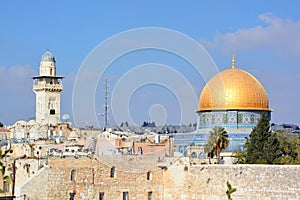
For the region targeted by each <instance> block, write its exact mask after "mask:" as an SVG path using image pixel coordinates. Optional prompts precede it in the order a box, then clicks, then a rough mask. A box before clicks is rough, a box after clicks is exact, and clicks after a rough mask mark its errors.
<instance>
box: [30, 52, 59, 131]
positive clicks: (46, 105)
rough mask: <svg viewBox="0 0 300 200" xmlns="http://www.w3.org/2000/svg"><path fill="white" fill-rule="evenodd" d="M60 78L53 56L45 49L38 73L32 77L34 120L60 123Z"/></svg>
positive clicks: (53, 123) (52, 123) (49, 123)
mask: <svg viewBox="0 0 300 200" xmlns="http://www.w3.org/2000/svg"><path fill="white" fill-rule="evenodd" d="M62 78H63V77H58V76H56V66H55V58H54V56H53V55H52V53H51V52H50V51H48V50H47V51H46V52H45V53H44V54H43V56H42V59H41V63H40V74H39V76H37V77H33V80H34V84H33V91H34V93H35V94H36V122H37V123H41V124H48V125H53V126H55V125H57V124H58V123H60V93H61V91H62V90H63V85H62Z"/></svg>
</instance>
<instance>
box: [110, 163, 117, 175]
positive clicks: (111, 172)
mask: <svg viewBox="0 0 300 200" xmlns="http://www.w3.org/2000/svg"><path fill="white" fill-rule="evenodd" d="M115 171H116V168H115V166H113V167H112V168H111V169H110V177H111V178H115V177H116V173H115Z"/></svg>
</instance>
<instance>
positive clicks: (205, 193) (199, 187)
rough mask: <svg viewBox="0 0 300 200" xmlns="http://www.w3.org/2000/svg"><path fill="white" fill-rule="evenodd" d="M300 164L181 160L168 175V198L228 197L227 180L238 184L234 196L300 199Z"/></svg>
mask: <svg viewBox="0 0 300 200" xmlns="http://www.w3.org/2000/svg"><path fill="white" fill-rule="evenodd" d="M299 174H300V166H296V165H295V166H290V165H289V166H287V165H197V166H186V165H185V166H183V164H180V163H177V164H174V165H172V166H170V167H169V168H168V170H167V171H166V173H165V175H164V181H165V189H164V190H165V199H166V200H167V199H168V200H173V199H187V200H196V199H221V200H223V199H224V200H226V199H227V197H226V190H227V186H226V182H227V181H229V183H230V184H231V185H232V187H234V188H237V191H236V192H235V193H233V195H232V198H233V199H234V200H244V199H245V200H246V199H247V200H252V199H253V200H284V199H286V200H287V199H289V200H292V199H293V200H296V199H300V176H299Z"/></svg>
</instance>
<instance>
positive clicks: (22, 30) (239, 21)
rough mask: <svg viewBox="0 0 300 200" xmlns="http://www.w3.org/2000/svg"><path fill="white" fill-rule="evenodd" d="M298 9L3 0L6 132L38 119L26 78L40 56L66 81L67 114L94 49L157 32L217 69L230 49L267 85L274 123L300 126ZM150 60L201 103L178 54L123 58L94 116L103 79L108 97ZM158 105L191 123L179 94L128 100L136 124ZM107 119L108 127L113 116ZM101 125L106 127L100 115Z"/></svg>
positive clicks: (2, 117)
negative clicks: (137, 31)
mask: <svg viewBox="0 0 300 200" xmlns="http://www.w3.org/2000/svg"><path fill="white" fill-rule="evenodd" d="M299 8H300V3H299V2H298V1H286V2H284V3H282V1H265V2H263V3H261V1H209V2H205V1H190V2H189V3H177V2H175V1H164V3H161V2H160V1H147V2H145V1H127V2H124V1H113V2H112V1H109V2H104V3H102V2H100V1H89V2H88V3H87V2H85V3H77V2H74V1H51V2H47V3H43V2H42V1H30V2H29V1H2V2H1V3H0V84H1V85H0V92H1V99H0V102H1V105H2V109H1V111H0V121H2V122H3V123H4V124H6V125H9V124H13V123H14V122H15V121H16V120H19V119H25V120H28V119H29V118H31V117H34V115H35V96H34V93H33V92H32V80H31V79H30V78H31V77H32V76H34V75H37V71H38V66H39V61H40V57H41V55H42V54H43V52H44V51H45V50H46V49H47V48H49V49H50V51H52V52H53V54H54V55H55V57H56V60H57V72H58V74H59V75H64V76H65V77H66V79H65V80H64V91H63V93H62V107H61V109H62V112H61V113H62V114H66V113H68V114H70V115H72V90H73V83H74V80H75V77H76V74H77V72H78V70H79V68H80V66H81V64H82V63H83V61H84V59H85V58H86V57H87V56H88V55H89V53H90V52H91V51H92V50H93V49H94V48H95V47H96V46H97V45H99V44H100V43H101V42H103V41H105V40H106V39H108V38H109V37H111V36H112V35H115V34H118V33H120V32H123V31H126V30H130V29H134V28H142V27H162V28H168V29H173V30H175V31H179V32H181V33H183V34H186V35H187V36H189V37H191V38H193V39H194V40H196V41H198V42H199V43H200V44H201V45H203V46H204V47H205V49H206V50H207V52H208V53H209V54H210V56H211V57H212V59H213V60H214V62H215V63H216V65H217V66H218V68H219V69H220V70H224V69H226V68H228V67H230V64H231V63H230V62H231V54H232V53H233V52H234V53H235V54H236V65H237V66H238V67H240V68H242V69H244V70H246V71H248V72H250V73H252V74H253V75H254V76H255V77H257V78H258V80H260V81H261V83H262V84H263V86H264V87H265V89H266V91H267V93H268V95H269V102H270V108H271V109H273V110H274V112H273V114H272V121H273V122H275V123H296V124H300V112H299V111H300V104H299V102H300V96H299V95H298V92H299V89H300V68H299V66H300V59H299V57H300V40H299V38H300V12H299ZM149 62H156V63H163V64H167V65H169V66H173V67H174V68H175V69H176V70H178V71H179V72H180V73H181V74H183V76H184V77H186V78H187V80H188V81H189V82H190V84H191V85H192V87H193V88H194V90H195V92H196V93H197V95H198V96H199V94H200V92H201V90H202V88H203V86H204V84H205V82H204V81H203V80H202V79H201V77H199V76H197V75H195V74H194V71H193V69H192V67H190V66H189V65H188V64H187V63H186V62H185V61H183V60H182V59H179V58H177V57H176V56H174V55H171V54H168V53H165V52H159V51H151V50H148V51H143V52H136V53H132V54H129V55H127V56H123V57H122V58H120V59H119V60H118V61H116V62H115V63H114V64H113V65H112V66H111V67H110V68H109V69H108V70H107V71H106V74H105V76H103V77H101V79H100V81H99V86H98V89H97V92H96V95H95V100H96V102H97V103H96V105H95V112H96V113H102V112H103V95H104V94H103V87H104V86H103V80H104V79H105V78H108V79H109V81H110V90H111V91H112V90H113V87H114V84H115V83H116V82H117V81H118V80H119V78H120V77H121V76H122V75H123V74H124V73H126V71H128V70H130V69H131V68H133V66H136V65H141V64H143V63H149ZM118 66H122V68H120V67H118ZM156 104H161V105H164V107H165V108H164V109H165V112H166V113H167V120H166V121H167V123H168V124H178V123H188V122H194V121H195V120H196V115H195V113H194V111H193V110H191V114H190V116H189V117H188V118H186V119H184V120H183V121H180V117H179V116H180V109H177V107H178V105H179V102H178V100H177V99H176V94H172V93H171V92H170V91H169V90H167V88H162V87H160V86H158V85H146V86H144V87H142V88H139V89H138V90H137V91H135V92H134V93H133V95H132V97H131V99H130V106H129V109H130V112H131V115H132V118H133V120H134V121H135V122H136V123H137V124H141V123H142V122H143V121H149V120H151V119H150V118H149V115H148V112H149V108H151V105H156ZM196 109H197V105H195V110H196ZM157 116H160V114H157ZM109 118H110V121H109V123H110V124H114V123H115V122H114V119H113V118H114V117H113V116H112V113H111V112H110V117H109ZM154 120H155V119H154ZM99 121H100V123H102V121H103V118H102V117H101V116H100V115H99ZM82 123H88V120H87V121H86V122H82Z"/></svg>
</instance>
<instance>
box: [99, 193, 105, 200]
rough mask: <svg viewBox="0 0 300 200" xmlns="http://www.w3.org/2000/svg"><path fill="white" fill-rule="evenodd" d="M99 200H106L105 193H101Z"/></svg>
mask: <svg viewBox="0 0 300 200" xmlns="http://www.w3.org/2000/svg"><path fill="white" fill-rule="evenodd" d="M99 200H104V192H100V193H99Z"/></svg>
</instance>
